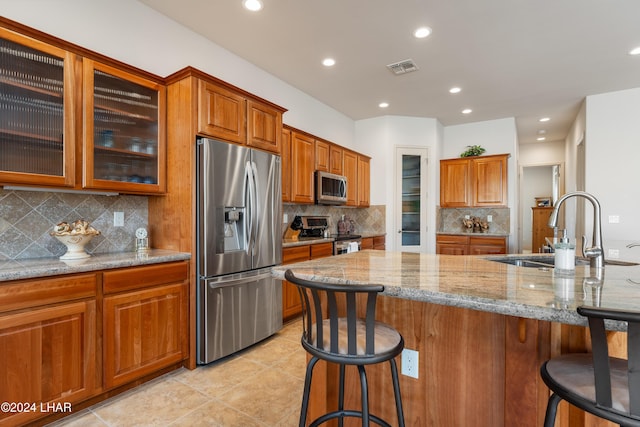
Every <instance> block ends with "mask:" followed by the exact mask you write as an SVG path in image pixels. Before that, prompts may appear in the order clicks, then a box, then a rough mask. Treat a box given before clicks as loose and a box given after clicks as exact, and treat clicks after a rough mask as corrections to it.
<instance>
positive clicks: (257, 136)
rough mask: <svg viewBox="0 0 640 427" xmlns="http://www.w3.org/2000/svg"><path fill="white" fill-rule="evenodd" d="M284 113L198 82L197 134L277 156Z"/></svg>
mask: <svg viewBox="0 0 640 427" xmlns="http://www.w3.org/2000/svg"><path fill="white" fill-rule="evenodd" d="M282 113H283V110H282V109H280V108H276V107H275V106H273V105H270V104H268V103H266V102H262V101H260V100H258V99H253V98H251V97H249V96H247V95H245V94H243V93H241V92H239V91H236V90H232V89H230V88H227V87H224V86H223V85H221V84H215V83H213V82H211V81H207V80H202V79H200V80H199V83H198V133H200V134H203V135H207V136H211V137H213V138H219V139H221V140H223V141H227V142H233V143H236V144H243V145H248V146H250V147H254V148H258V149H260V150H264V151H270V152H272V153H276V154H280V152H281V139H280V138H281V130H282Z"/></svg>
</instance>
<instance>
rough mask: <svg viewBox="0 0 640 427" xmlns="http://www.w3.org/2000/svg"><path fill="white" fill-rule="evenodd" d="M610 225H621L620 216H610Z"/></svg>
mask: <svg viewBox="0 0 640 427" xmlns="http://www.w3.org/2000/svg"><path fill="white" fill-rule="evenodd" d="M609 224H620V215H609Z"/></svg>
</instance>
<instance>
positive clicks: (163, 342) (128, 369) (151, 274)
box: [103, 263, 189, 389]
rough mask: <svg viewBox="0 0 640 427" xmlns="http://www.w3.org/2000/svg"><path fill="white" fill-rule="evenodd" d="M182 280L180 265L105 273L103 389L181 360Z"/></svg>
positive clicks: (184, 330)
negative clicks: (112, 293)
mask: <svg viewBox="0 0 640 427" xmlns="http://www.w3.org/2000/svg"><path fill="white" fill-rule="evenodd" d="M186 280H187V265H186V264H185V263H172V264H168V265H166V266H163V265H154V266H147V267H138V268H130V269H122V270H116V271H113V272H105V274H104V284H103V286H104V289H105V297H104V303H103V306H104V310H103V327H104V338H103V339H104V385H105V388H107V389H109V388H113V387H117V386H119V385H122V384H126V383H128V382H131V381H133V380H136V379H138V378H141V377H143V376H145V375H148V374H151V373H153V372H154V371H157V370H159V369H161V368H164V367H167V366H170V365H173V364H175V363H178V362H180V361H181V360H183V359H184V358H185V357H186V356H187V354H188V352H187V350H188V345H189V343H188V340H189V331H188V327H187V309H188V303H187V302H188V297H187V283H186ZM123 289H124V290H125V292H120V293H116V294H114V295H111V294H109V293H110V292H116V291H119V290H123Z"/></svg>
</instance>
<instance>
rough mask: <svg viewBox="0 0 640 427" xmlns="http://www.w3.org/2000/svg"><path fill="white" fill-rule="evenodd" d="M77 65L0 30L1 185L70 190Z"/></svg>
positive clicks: (74, 60) (67, 55)
mask: <svg viewBox="0 0 640 427" xmlns="http://www.w3.org/2000/svg"><path fill="white" fill-rule="evenodd" d="M78 61H79V60H78V58H77V57H76V56H75V55H73V54H71V53H69V52H66V51H64V50H62V49H59V48H56V47H54V46H51V45H48V44H46V43H42V42H40V41H37V40H34V39H31V38H28V37H25V36H22V35H20V34H17V33H14V32H12V31H10V30H7V29H3V28H0V184H7V185H11V184H27V185H44V186H56V187H73V186H74V183H75V174H76V168H75V162H74V159H75V154H74V152H75V141H76V130H75V129H74V127H73V125H74V123H76V122H75V120H73V118H74V117H75V116H76V113H77V112H76V111H74V109H75V108H77V103H76V99H77V98H78V97H77V96H74V91H75V90H76V88H77V83H76V81H75V79H76V76H77V75H78V73H76V72H75V71H74V70H78V71H79V70H80V65H79V64H80V63H79V62H78Z"/></svg>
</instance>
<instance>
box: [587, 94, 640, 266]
mask: <svg viewBox="0 0 640 427" xmlns="http://www.w3.org/2000/svg"><path fill="white" fill-rule="evenodd" d="M639 111H640V88H636V89H629V90H624V91H619V92H610V93H605V94H601V95H594V96H589V97H587V99H586V164H585V170H586V187H585V189H586V191H588V192H589V193H591V194H593V195H594V196H595V197H596V198H598V200H599V201H600V204H601V206H602V219H603V221H602V235H603V240H604V246H605V257H608V255H609V253H608V249H618V250H619V251H620V257H621V258H623V259H624V258H634V259H638V258H640V248H633V249H630V250H628V249H626V247H625V245H626V244H628V243H631V242H640V226H639V225H638V212H640V190H639V184H640V173H639V172H638V170H639V166H640V143H639V136H640V120H638V112H639ZM591 212H592V208H591V205H590V204H587V206H586V212H585V214H586V215H585V217H586V218H587V220H586V231H587V234H589V235H590V234H591V219H590V218H591V216H590V215H591ZM610 215H618V216H619V217H620V223H618V224H609V221H608V219H609V216H610Z"/></svg>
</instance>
